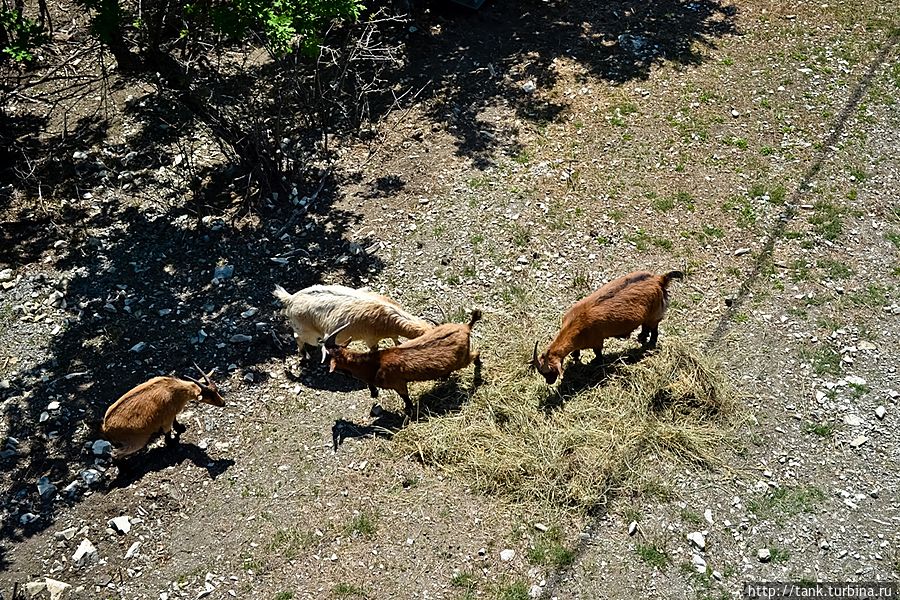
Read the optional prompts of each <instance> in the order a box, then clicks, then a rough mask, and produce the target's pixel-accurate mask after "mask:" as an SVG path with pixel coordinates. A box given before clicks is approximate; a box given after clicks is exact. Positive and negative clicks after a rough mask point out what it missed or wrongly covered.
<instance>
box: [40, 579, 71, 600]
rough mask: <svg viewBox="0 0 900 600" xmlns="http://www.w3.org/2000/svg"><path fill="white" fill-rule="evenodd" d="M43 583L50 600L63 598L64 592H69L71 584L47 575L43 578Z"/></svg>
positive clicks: (61, 599)
mask: <svg viewBox="0 0 900 600" xmlns="http://www.w3.org/2000/svg"><path fill="white" fill-rule="evenodd" d="M44 583H45V584H46V587H47V591H48V592H49V593H50V600H63V598H65V597H66V594H68V593H69V590H70V589H72V586H71V585H69V584H68V583H65V582H62V581H57V580H56V579H50V578H49V577H46V578H44Z"/></svg>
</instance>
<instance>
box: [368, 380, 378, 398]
mask: <svg viewBox="0 0 900 600" xmlns="http://www.w3.org/2000/svg"><path fill="white" fill-rule="evenodd" d="M369 394H371V395H372V397H373V398H377V397H378V388H377V387H375V386H374V385H372V384H371V383H370V384H369Z"/></svg>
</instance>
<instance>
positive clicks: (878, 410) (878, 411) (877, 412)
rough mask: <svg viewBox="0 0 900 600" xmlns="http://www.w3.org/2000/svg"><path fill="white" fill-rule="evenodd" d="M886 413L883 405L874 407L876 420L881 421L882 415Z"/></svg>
mask: <svg viewBox="0 0 900 600" xmlns="http://www.w3.org/2000/svg"><path fill="white" fill-rule="evenodd" d="M886 414H887V410H885V408H884V407H883V406H879V407H878V408H876V409H875V416H876V417H878V420H879V421H881V420H883V419H884V415H886Z"/></svg>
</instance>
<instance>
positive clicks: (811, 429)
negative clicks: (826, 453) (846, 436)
mask: <svg viewBox="0 0 900 600" xmlns="http://www.w3.org/2000/svg"><path fill="white" fill-rule="evenodd" d="M804 430H805V431H806V433H812V434H814V435H817V436H819V437H823V438H830V437H833V436H834V424H833V423H807V424H806V427H804Z"/></svg>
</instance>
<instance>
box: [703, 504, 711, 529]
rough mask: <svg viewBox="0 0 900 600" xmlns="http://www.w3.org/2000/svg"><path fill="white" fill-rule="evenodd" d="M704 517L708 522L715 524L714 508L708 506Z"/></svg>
mask: <svg viewBox="0 0 900 600" xmlns="http://www.w3.org/2000/svg"><path fill="white" fill-rule="evenodd" d="M703 518H704V519H706V522H707V523H709V524H710V525H712V524H713V516H712V510H711V509H709V508H707V509H706V510H705V511H703Z"/></svg>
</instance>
